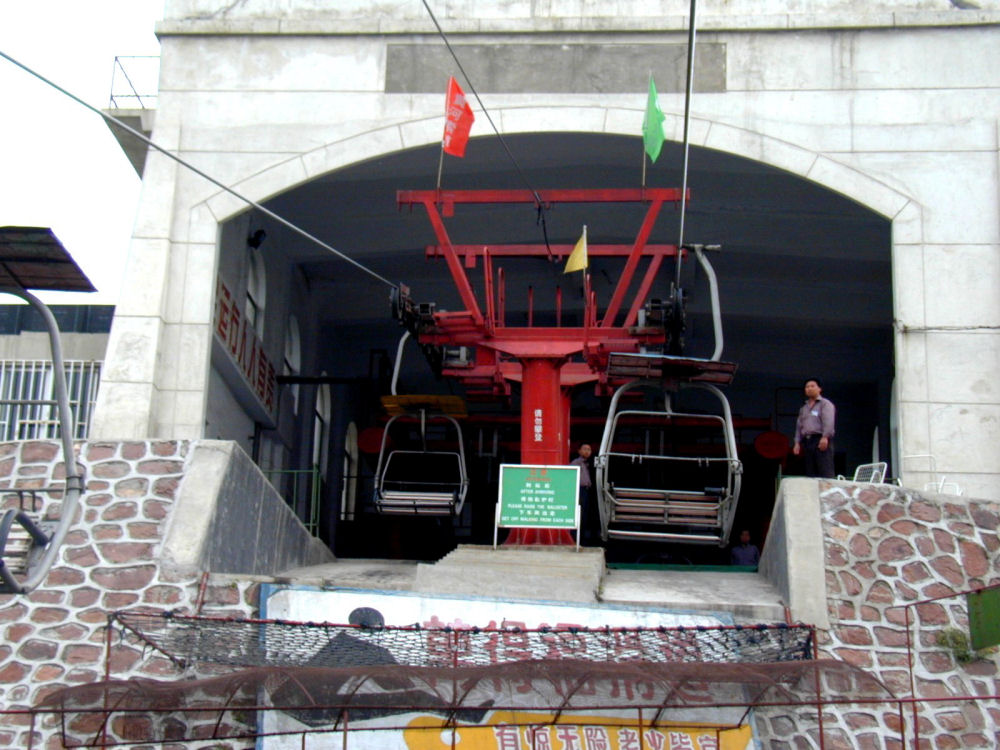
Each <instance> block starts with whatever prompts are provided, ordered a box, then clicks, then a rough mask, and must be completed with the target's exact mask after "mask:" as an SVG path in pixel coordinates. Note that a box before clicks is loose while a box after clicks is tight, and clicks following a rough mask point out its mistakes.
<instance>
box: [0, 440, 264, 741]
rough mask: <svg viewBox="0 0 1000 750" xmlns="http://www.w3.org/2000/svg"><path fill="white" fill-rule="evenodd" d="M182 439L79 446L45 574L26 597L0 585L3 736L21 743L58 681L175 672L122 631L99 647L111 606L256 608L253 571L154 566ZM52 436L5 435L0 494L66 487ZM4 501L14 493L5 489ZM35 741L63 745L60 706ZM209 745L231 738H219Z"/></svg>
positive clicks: (53, 513) (52, 512)
mask: <svg viewBox="0 0 1000 750" xmlns="http://www.w3.org/2000/svg"><path fill="white" fill-rule="evenodd" d="M191 447H192V444H191V443H190V442H187V441H173V440H150V441H134V442H120V443H119V442H89V443H80V444H78V445H77V451H78V461H79V463H80V464H81V465H82V466H83V467H84V472H85V474H84V476H85V480H86V484H85V492H84V494H83V497H82V498H81V502H80V507H79V518H78V519H77V520H76V521H75V522H74V524H73V526H72V528H71V530H70V532H69V534H68V535H67V537H66V541H65V543H64V545H63V549H62V551H61V552H60V554H59V556H58V558H57V561H56V563H55V564H54V565H53V567H52V569H51V570H50V572H49V574H48V576H47V578H46V580H45V581H44V582H43V584H42V585H41V586H39V588H38V589H36V590H35V591H34V592H32V593H31V594H29V595H27V596H13V595H0V634H2V639H0V709H2V711H3V712H4V713H0V747H5V748H6V747H27V746H28V742H29V736H28V735H29V732H30V728H31V716H30V715H29V714H28V713H26V711H27V709H29V708H30V707H32V706H34V705H36V704H37V702H38V701H39V700H41V699H42V698H43V697H44V696H46V695H48V694H50V693H51V692H53V691H55V690H57V689H59V688H62V687H65V686H73V685H79V684H84V683H90V682H94V681H98V680H102V679H104V678H105V675H106V674H108V675H109V676H110V677H112V678H129V677H136V676H139V677H151V678H160V679H169V678H170V677H177V676H179V672H178V670H177V668H176V667H175V666H174V665H173V664H172V663H171V662H170V661H169V660H168V659H166V658H165V657H164V656H163V655H162V654H159V653H157V652H156V651H153V650H152V649H149V648H144V647H143V646H142V644H139V643H136V642H134V640H131V639H128V638H125V639H122V638H119V637H118V636H117V635H116V636H115V638H114V639H113V641H112V644H111V648H110V651H109V650H108V649H107V647H106V625H107V621H108V613H109V612H113V611H116V610H124V609H143V610H146V611H165V610H179V611H182V612H187V613H192V612H195V611H196V610H200V612H201V613H202V614H207V615H227V616H237V615H238V616H249V615H252V614H254V613H255V612H256V607H257V587H258V583H257V582H256V581H255V580H254V579H253V577H243V578H241V579H236V578H233V577H230V576H209V577H205V578H204V579H203V577H202V576H201V575H197V574H195V575H176V574H175V575H173V576H171V574H169V573H165V572H164V571H163V570H162V569H161V567H160V566H159V565H157V555H158V550H159V547H160V545H161V544H162V541H163V535H164V531H165V526H166V523H165V521H166V519H167V517H168V515H169V513H170V510H171V505H172V503H173V501H174V498H175V497H176V494H177V490H178V487H179V485H180V482H181V479H182V477H183V474H184V468H185V463H186V460H187V457H188V455H189V452H190V450H191ZM60 457H61V448H60V446H59V444H58V443H56V442H41V441H39V442H24V443H3V444H0V493H3V491H4V490H10V489H13V488H23V489H31V488H40V487H49V486H61V484H62V479H63V478H64V476H65V472H64V467H63V464H62V461H61V460H59V459H60ZM39 497H40V499H43V500H45V501H46V502H45V505H44V508H43V510H42V518H43V520H50V519H58V517H59V516H58V514H59V507H60V502H59V500H60V497H59V495H55V496H54V497H53V498H52V499H51V500H49V499H47V496H46V495H39ZM0 498H2V502H3V507H4V508H7V507H12V506H13V505H15V504H16V503H17V499H16V496H12V495H10V494H9V493H7V494H0ZM34 731H35V736H34V737H33V747H36V748H57V747H62V737H61V733H60V732H59V730H58V717H56V716H55V715H52V714H40V715H39V716H38V717H36V721H35V725H34ZM213 746H214V747H220V748H222V747H227V746H226V745H220V744H218V743H215V744H214V745H213Z"/></svg>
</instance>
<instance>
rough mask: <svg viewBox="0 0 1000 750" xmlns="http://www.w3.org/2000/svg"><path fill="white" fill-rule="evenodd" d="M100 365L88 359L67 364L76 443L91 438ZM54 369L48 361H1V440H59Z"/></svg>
mask: <svg viewBox="0 0 1000 750" xmlns="http://www.w3.org/2000/svg"><path fill="white" fill-rule="evenodd" d="M101 364H102V363H101V362H96V361H85V360H67V361H66V362H64V367H63V372H64V373H65V376H66V390H67V392H68V395H69V402H70V412H71V413H72V415H73V424H74V434H73V435H72V438H73V439H75V440H85V439H86V438H87V436H88V433H89V430H90V417H91V415H92V414H93V412H94V404H95V402H96V400H97V388H98V386H99V385H100V382H101ZM52 367H53V366H52V362H51V361H49V360H0V440H4V441H9V440H53V439H56V438H58V437H60V434H59V432H60V424H59V409H58V405H57V403H56V401H55V395H54V391H53V389H54V385H55V378H54V377H53V370H52Z"/></svg>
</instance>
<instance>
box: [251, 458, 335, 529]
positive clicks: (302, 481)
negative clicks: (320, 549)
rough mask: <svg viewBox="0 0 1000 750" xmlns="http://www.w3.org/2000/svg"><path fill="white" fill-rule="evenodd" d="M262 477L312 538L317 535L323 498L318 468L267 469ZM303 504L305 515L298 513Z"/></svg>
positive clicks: (321, 476)
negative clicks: (292, 511)
mask: <svg viewBox="0 0 1000 750" xmlns="http://www.w3.org/2000/svg"><path fill="white" fill-rule="evenodd" d="M264 476H265V477H267V481H269V482H270V483H271V484H272V485H273V486H274V488H275V489H276V490H278V492H279V493H280V494H281V496H282V497H283V498H284V499H285V502H286V503H288V505H289V506H290V507H291V508H292V509H293V510H294V511H295V512H296V514H297V515H299V520H301V521H302V525H303V526H305V527H306V531H308V532H309V533H310V534H311V535H312V536H318V535H319V510H320V498H322V496H323V475H322V473H320V470H319V467H318V466H313V467H312V468H311V469H269V470H266V471H264ZM302 501H304V502H305V509H304V510H305V514H304V515H303V514H300V513H299V507H300V505H301V502H302Z"/></svg>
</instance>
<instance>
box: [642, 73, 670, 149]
mask: <svg viewBox="0 0 1000 750" xmlns="http://www.w3.org/2000/svg"><path fill="white" fill-rule="evenodd" d="M664 119H665V118H664V117H663V112H662V111H661V110H660V101H659V99H658V98H657V96H656V84H655V83H653V76H652V75H651V76H650V77H649V98H648V99H647V100H646V116H645V117H644V118H643V119H642V145H643V147H644V148H645V149H646V153H647V154H649V160H650V161H652V162H655V161H656V158H657V157H658V156H659V155H660V149H661V148H662V147H663V141H665V140H666V139H665V138H664V137H663V120H664Z"/></svg>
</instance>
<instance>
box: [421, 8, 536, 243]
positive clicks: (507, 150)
mask: <svg viewBox="0 0 1000 750" xmlns="http://www.w3.org/2000/svg"><path fill="white" fill-rule="evenodd" d="M421 2H422V3H423V4H424V8H425V9H426V10H427V15H429V16H430V18H431V21H432V22H433V23H434V28H436V29H437V31H438V35H439V36H440V37H441V41H442V42H444V46H445V47H446V48H447V49H448V54H450V55H451V58H452V60H454V61H455V65H457V66H458V69H459V71H460V72H461V74H462V78H464V79H465V83H466V85H467V86H468V87H469V91H471V92H472V95H473V96H474V97H476V102H477V103H478V104H479V108H480V109H481V110H482V111H483V114H484V115H486V119H487V120H488V121H489V123H490V127H491V128H493V132H494V133H496V136H497V139H498V140H499V141H500V145H501V146H502V147H503V150H504V152H505V153H506V154H507V158H508V159H510V163H511V164H513V165H514V170H515V171H516V172H517V174H518V177H520V178H521V181H522V182H523V183H524V186H525V187H526V188H527V189H528V190H529V191H530V192H531V194H532V195H533V196H534V197H535V207H536V209H537V210H538V220H537V223H538V224H541V226H542V237H543V238H544V239H545V248H546V250H548V253H549V257H550V258H552V257H553V256H552V248H551V247H549V233H548V228H547V226H546V224H545V206H544V205H543V203H542V197H541V196H540V195H539V194H538V191H537V190H535V189H534V188H533V187H532V186H531V183H530V182H529V181H528V178H527V176H526V175H525V174H524V171H523V170H522V169H521V165H520V164H519V163H518V161H517V159H515V158H514V154H513V152H512V151H511V150H510V147H509V146H508V145H507V141H506V139H505V138H504V137H503V135H501V134H500V129H499V128H498V127H497V125H496V123H495V122H493V117H492V116H491V115H490V111H489V110H488V109H487V108H486V105H485V104H484V103H483V100H482V98H481V97H480V96H479V92H478V91H476V86H475V84H474V83H473V82H472V79H471V78H470V77H469V74H468V73H466V72H465V67H464V66H463V65H462V61H461V60H459V59H458V55H457V54H456V52H455V50H454V48H453V47H452V46H451V42H450V41H448V35H447V34H445V33H444V29H442V28H441V24H439V23H438V20H437V17H436V16H435V15H434V11H433V10H431V6H430V5H428V4H427V0H421Z"/></svg>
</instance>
